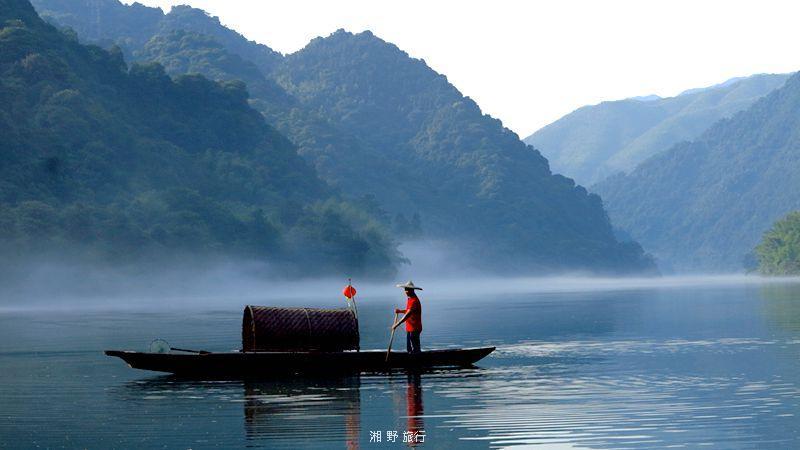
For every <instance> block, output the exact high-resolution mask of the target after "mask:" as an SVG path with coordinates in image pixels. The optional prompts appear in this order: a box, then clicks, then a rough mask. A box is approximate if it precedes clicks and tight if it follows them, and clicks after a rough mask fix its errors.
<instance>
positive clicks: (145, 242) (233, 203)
mask: <svg viewBox="0 0 800 450" xmlns="http://www.w3.org/2000/svg"><path fill="white" fill-rule="evenodd" d="M0 26H2V28H0V135H2V136H3V139H2V141H0V159H1V160H2V165H0V180H2V181H0V223H2V226H0V229H2V233H0V246H2V249H1V250H2V251H3V254H4V255H5V260H6V262H8V260H9V258H11V255H19V256H21V255H28V256H30V255H33V254H52V253H58V252H65V251H69V252H70V253H71V254H75V255H77V256H79V257H81V258H87V259H89V260H93V261H97V260H100V261H110V262H123V263H124V262H137V261H139V262H143V261H149V259H150V258H152V257H155V256H158V257H164V256H165V255H171V256H176V255H184V256H186V255H208V256H212V255H213V256H219V255H228V256H232V255H236V256H240V257H246V258H252V259H255V260H262V261H269V262H272V263H275V264H276V265H277V266H279V267H281V268H282V269H281V270H282V271H284V272H289V273H299V271H300V270H301V268H302V270H303V271H304V272H305V273H320V272H333V271H336V272H337V273H340V271H350V272H358V273H367V272H369V273H371V274H376V275H378V274H390V273H392V271H393V270H394V267H395V266H396V264H397V263H398V262H399V256H398V254H397V251H396V249H395V247H394V244H393V243H392V241H391V239H389V238H388V236H387V234H386V233H385V232H384V231H383V229H382V227H381V226H380V225H378V223H377V222H376V221H374V220H372V219H371V218H370V217H369V216H368V215H367V214H366V213H363V212H361V211H360V210H357V209H355V208H354V207H353V206H351V205H348V204H346V203H343V202H341V200H338V199H337V196H336V195H335V193H334V192H333V191H332V190H331V189H330V188H329V187H328V186H327V185H326V184H325V183H324V182H323V181H322V180H320V179H319V178H318V177H317V176H316V174H315V172H314V170H313V168H312V167H310V166H309V165H308V164H307V163H306V162H305V161H304V160H303V159H302V158H300V157H299V156H298V155H297V153H296V149H295V147H294V146H293V145H292V144H291V143H290V141H289V140H287V139H286V138H285V137H283V136H282V135H281V134H280V133H279V132H277V131H276V130H275V129H274V128H272V127H271V126H269V125H267V124H266V123H265V121H264V119H263V117H262V116H261V115H260V114H259V113H258V112H257V111H255V110H253V109H252V108H251V107H250V106H249V105H248V103H247V95H248V94H247V91H246V88H245V86H244V85H243V84H242V83H241V82H227V83H222V84H217V83H215V82H212V81H209V80H207V79H206V78H203V77H202V76H199V75H188V76H182V77H178V78H175V79H174V80H173V79H171V78H170V77H169V76H168V75H167V74H166V73H165V72H164V70H163V69H162V68H161V66H159V65H153V64H147V65H134V66H132V67H131V68H130V69H129V68H128V67H127V66H126V64H125V62H124V60H123V57H122V54H121V53H120V52H119V51H113V50H112V51H111V52H108V51H105V50H102V49H100V48H98V47H93V46H84V45H81V44H79V43H78V42H77V41H76V40H74V38H72V37H70V36H68V35H64V34H62V33H61V32H59V31H57V30H56V29H55V28H53V27H52V26H50V25H48V24H46V23H45V22H43V21H42V20H41V19H39V17H38V16H37V15H36V12H35V11H34V9H33V7H31V5H30V4H29V3H28V2H27V1H23V0H0Z"/></svg>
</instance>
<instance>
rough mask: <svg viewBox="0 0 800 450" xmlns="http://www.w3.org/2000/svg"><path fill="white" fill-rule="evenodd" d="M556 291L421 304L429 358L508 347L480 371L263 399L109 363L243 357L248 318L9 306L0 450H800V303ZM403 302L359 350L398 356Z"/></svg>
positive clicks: (746, 294) (759, 286)
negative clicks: (116, 353)
mask: <svg viewBox="0 0 800 450" xmlns="http://www.w3.org/2000/svg"><path fill="white" fill-rule="evenodd" d="M415 281H420V282H422V281H423V280H415ZM531 283H533V284H535V283H534V282H531ZM420 284H421V283H420ZM554 286H556V288H555V289H549V290H548V289H545V290H544V292H536V289H533V288H532V289H530V290H527V291H528V292H526V289H525V284H524V283H522V284H521V285H520V284H518V285H516V287H515V288H514V289H511V291H512V292H509V293H505V294H503V293H498V292H492V291H491V290H485V291H482V292H476V293H475V294H468V293H462V294H458V295H444V289H439V290H438V291H437V289H436V284H435V283H434V284H432V285H431V288H429V289H426V290H425V291H424V292H423V293H422V295H421V298H422V302H423V310H424V327H425V331H424V333H423V347H428V348H431V347H448V346H475V345H488V344H491V345H496V346H497V347H498V349H497V351H496V352H495V353H494V354H492V355H491V356H490V357H488V358H487V359H485V360H483V361H481V362H480V363H478V366H477V367H476V368H473V369H469V370H455V371H436V372H431V373H423V374H406V373H402V372H398V373H395V374H392V375H388V376H387V375H361V376H353V377H344V378H342V377H338V378H320V377H317V378H302V377H296V378H292V379H281V380H264V381H259V382H249V381H248V382H242V381H218V382H192V381H181V380H176V379H172V378H170V377H167V376H159V375H155V374H152V373H148V372H142V371H136V370H132V369H130V368H128V367H127V366H126V365H125V364H124V363H122V361H120V360H118V359H116V358H109V357H105V356H103V354H102V350H104V349H109V348H118V349H135V350H145V349H146V348H147V346H148V344H149V342H150V341H151V340H152V339H153V338H156V337H159V338H163V339H166V340H168V341H169V342H170V343H171V344H172V345H174V346H178V347H188V348H203V349H207V350H230V349H234V348H238V346H239V345H240V344H239V341H240V324H241V307H242V306H243V304H244V303H243V302H241V301H239V300H225V299H218V300H214V301H211V302H208V301H205V302H203V303H202V305H203V306H197V307H192V308H188V307H187V308H183V307H174V308H170V307H169V306H168V305H169V304H170V302H169V301H167V300H164V301H160V300H159V299H150V300H151V301H150V302H143V303H142V304H141V305H140V306H139V307H137V306H134V307H132V308H129V309H119V308H105V307H99V308H82V307H77V308H78V309H74V308H72V307H71V308H67V307H64V306H63V305H61V306H60V307H59V308H57V309H56V310H52V309H51V308H49V307H47V306H46V305H44V306H41V307H33V308H30V309H20V308H16V309H15V308H9V307H6V309H3V310H0V447H3V448H34V447H36V448H38V447H42V448H62V447H66V448H101V449H106V448H155V447H159V448H195V449H197V448H206V447H223V448H241V447H255V448H292V449H294V448H356V447H360V448H405V447H408V446H415V445H416V446H420V447H428V448H437V449H439V448H486V447H492V448H499V447H514V446H529V447H536V448H556V449H578V448H587V449H624V448H636V449H639V448H665V447H683V448H702V447H705V446H708V447H711V448H725V449H732V448H798V447H800V420H798V417H797V416H798V415H800V358H799V357H800V284H797V283H795V282H791V281H787V282H777V283H776V282H773V283H759V282H752V281H749V282H740V281H731V282H730V283H725V282H715V283H708V284H706V283H686V284H684V283H681V282H676V283H668V282H665V283H663V286H662V285H661V284H660V283H658V282H656V283H653V284H647V283H644V284H643V285H641V286H632V287H631V286H628V287H627V288H624V289H615V288H614V284H613V283H606V284H605V285H604V286H602V287H601V288H599V289H597V290H593V289H577V291H572V290H571V289H570V286H569V283H568V282H566V281H564V282H562V283H561V284H560V285H559V284H558V283H555V284H554ZM337 293H338V286H337V291H334V292H331V295H330V296H328V300H324V301H322V300H319V301H318V300H313V301H311V300H309V301H307V302H305V305H306V306H330V305H332V304H334V302H338V298H337ZM399 294H400V293H399V292H398V293H397V295H395V296H394V297H389V296H387V295H388V294H386V293H385V292H384V291H381V294H380V295H375V296H374V297H371V296H370V295H369V289H362V294H361V297H362V298H361V299H360V303H359V312H360V315H361V328H362V330H361V334H362V348H381V347H385V345H386V342H387V338H388V325H389V322H390V321H391V316H392V314H391V308H392V307H393V305H395V304H396V305H401V304H402V303H403V299H402V298H401V296H400V295H399ZM206 300H207V299H206ZM251 302H253V303H273V304H274V303H283V304H301V303H303V302H302V301H298V300H284V301H282V302H281V301H279V300H275V299H263V300H261V301H260V302H259V301H258V299H256V300H251ZM6 306H8V305H6ZM403 338H404V336H400V339H399V340H398V342H399V343H400V344H401V345H402V344H404V339H403ZM393 432H396V433H397V435H396V438H394V439H393V437H394V433H393ZM411 433H416V436H417V441H420V440H421V435H423V434H424V442H416V443H414V442H411V443H407V442H406V443H404V442H403V440H404V437H408V436H413V435H412V434H411ZM378 435H380V438H381V442H380V443H376V442H374V441H375V440H376V439H377V436H378ZM371 440H372V442H371ZM411 440H413V439H411ZM393 441H394V442H393Z"/></svg>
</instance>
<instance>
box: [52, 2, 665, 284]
mask: <svg viewBox="0 0 800 450" xmlns="http://www.w3.org/2000/svg"><path fill="white" fill-rule="evenodd" d="M36 4H37V7H38V8H39V9H40V10H41V11H42V13H43V14H44V15H45V16H47V17H49V18H50V19H51V20H54V21H55V22H57V23H59V24H60V25H68V26H71V27H73V28H74V29H75V30H77V33H78V35H79V36H81V30H89V31H90V32H92V33H94V34H89V35H87V36H89V37H88V38H86V37H82V36H81V38H82V39H87V40H93V41H95V42H99V43H102V42H107V43H110V42H116V43H121V44H123V45H125V46H127V47H125V48H126V50H125V51H126V53H130V54H131V55H132V57H133V58H136V59H137V60H139V61H158V62H160V63H161V64H163V65H164V67H166V68H167V70H168V72H169V73H171V74H173V75H178V74H181V73H186V72H199V73H202V74H204V75H206V76H209V77H212V78H214V79H217V80H233V79H237V80H243V81H245V82H246V83H247V85H248V86H249V90H250V92H251V94H252V99H251V104H252V105H253V106H254V107H255V108H257V109H258V110H259V111H261V112H262V114H264V116H265V117H266V118H267V120H268V122H269V123H271V124H272V125H273V126H274V127H276V128H277V129H278V130H279V131H281V132H283V133H284V134H286V135H287V136H288V137H289V139H290V140H292V141H293V142H294V143H295V144H296V145H297V146H298V152H299V154H300V155H302V156H303V157H304V158H306V159H307V160H308V161H309V162H310V163H311V164H312V165H313V166H314V168H315V169H316V170H317V172H318V173H319V174H320V176H321V177H322V178H323V179H324V180H325V181H327V182H328V183H330V184H331V185H333V186H335V187H337V188H339V189H341V190H342V191H343V192H344V193H346V194H347V195H348V196H349V197H350V198H355V199H359V203H360V204H375V205H377V206H379V207H380V208H382V209H384V210H386V211H387V212H388V213H389V216H390V217H395V221H394V224H395V229H396V231H400V230H401V229H403V228H404V226H405V225H404V224H408V223H410V222H412V219H413V217H414V215H417V216H418V217H419V218H420V220H419V222H418V223H419V224H420V227H418V228H421V230H422V231H423V232H424V233H425V235H426V236H427V237H430V238H434V239H445V240H448V241H450V242H454V243H456V244H457V247H458V248H460V249H462V250H464V251H466V252H467V253H469V254H471V255H472V257H473V259H475V260H477V261H479V262H480V263H482V264H484V265H486V266H494V267H501V268H502V269H503V270H516V271H522V270H531V269H538V270H558V269H563V268H570V269H589V270H601V271H617V270H621V271H630V270H642V269H650V268H652V264H651V262H650V260H649V259H648V258H647V257H645V256H644V255H643V253H642V251H641V249H640V248H639V247H638V245H636V244H635V243H624V244H620V243H619V242H617V241H616V239H615V238H614V236H613V234H612V231H611V227H610V225H609V223H608V219H607V217H606V214H605V212H604V211H603V208H602V205H601V203H600V200H599V198H598V197H596V196H593V195H590V194H588V193H587V192H586V191H585V189H583V188H582V187H579V186H575V184H574V183H573V182H572V181H571V180H569V179H567V178H564V177H561V176H554V175H552V174H551V173H550V170H549V167H548V165H547V161H546V160H545V159H544V158H542V157H541V155H540V154H539V153H538V152H537V151H535V150H533V149H531V148H530V147H528V146H526V145H525V144H524V143H522V142H521V141H520V140H519V138H518V136H516V135H515V134H514V133H512V132H511V131H509V130H507V129H505V128H503V126H502V124H501V123H500V122H499V121H497V120H496V119H493V118H491V117H489V116H485V115H483V114H482V113H481V111H480V109H479V108H478V106H477V105H476V104H475V103H474V102H473V101H472V100H470V99H469V98H465V97H463V96H462V95H461V94H460V93H459V92H458V91H457V90H456V89H455V88H454V87H453V86H452V85H451V84H449V83H448V82H447V80H446V78H445V77H444V76H442V75H440V74H438V73H436V72H434V71H433V70H431V69H430V68H429V67H427V65H425V63H424V62H422V61H419V60H415V59H412V58H410V57H409V56H408V55H407V54H406V53H404V52H402V51H401V50H399V49H398V48H397V47H395V46H394V45H391V44H389V43H386V42H384V41H382V40H380V39H378V38H377V37H375V36H373V35H372V34H370V33H362V34H358V35H353V34H350V33H347V32H344V31H340V32H337V33H335V34H334V35H332V36H330V37H327V38H320V39H316V40H314V41H312V42H311V43H310V44H309V45H308V46H307V47H306V48H305V49H303V50H301V51H299V52H297V53H296V54H293V55H289V56H287V57H283V58H281V60H280V61H279V62H277V63H276V61H275V59H274V52H271V51H267V50H265V49H264V48H263V46H261V45H259V44H255V43H253V42H250V41H247V40H246V39H245V38H243V37H241V36H238V38H236V37H235V36H234V34H231V33H232V31H231V30H228V29H226V28H224V27H222V25H220V24H219V20H218V19H216V18H214V17H210V16H208V15H205V14H204V13H202V11H199V10H194V9H191V8H188V7H182V8H179V9H177V10H175V9H173V11H171V12H170V13H169V14H166V15H163V13H161V12H160V11H158V12H159V13H160V14H162V16H163V17H162V18H161V19H160V20H159V21H158V22H157V23H156V24H155V25H153V27H152V29H153V30H155V31H154V32H152V34H151V36H150V37H149V38H146V37H143V36H141V33H138V32H137V33H135V34H133V35H131V36H128V35H127V34H126V33H127V32H126V31H124V30H130V29H131V28H132V27H131V26H130V24H126V25H124V26H119V27H114V26H112V25H108V24H105V25H103V26H102V27H97V26H95V24H94V19H92V18H93V17H96V13H97V11H105V10H113V11H116V10H118V9H119V8H120V7H122V8H131V10H133V9H134V8H133V7H125V6H121V5H119V4H118V2H116V0H102V1H99V2H98V1H91V2H89V1H75V2H70V3H69V4H68V5H67V4H64V3H62V2H59V1H54V0H36ZM98 5H100V6H98ZM132 14H133V16H134V18H135V20H140V18H141V17H144V14H142V13H141V11H136V12H133V11H132ZM65 17H66V18H68V19H69V20H65V19H64V18H65ZM114 17H115V19H113V20H117V19H116V16H114ZM62 20H63V22H59V21H62ZM119 20H124V18H123V19H119ZM184 22H185V27H184V25H183V24H184ZM98 29H99V30H100V31H98ZM148 29H150V28H148ZM115 30H123V31H121V32H115ZM232 36H234V37H232ZM135 42H140V43H141V44H140V45H138V46H137V45H133V44H132V43H135ZM276 86H277V88H276ZM416 234H418V233H416Z"/></svg>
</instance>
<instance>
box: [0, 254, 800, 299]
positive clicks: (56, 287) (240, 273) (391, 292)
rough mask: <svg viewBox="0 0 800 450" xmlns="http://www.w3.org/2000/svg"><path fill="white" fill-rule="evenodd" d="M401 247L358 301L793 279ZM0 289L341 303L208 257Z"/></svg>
mask: <svg viewBox="0 0 800 450" xmlns="http://www.w3.org/2000/svg"><path fill="white" fill-rule="evenodd" d="M401 250H402V251H403V253H404V254H405V255H406V256H407V257H408V259H409V260H410V263H409V264H405V265H402V266H401V267H400V269H399V272H398V274H397V276H396V277H395V278H394V279H381V280H375V279H359V278H355V279H353V280H352V281H353V284H354V285H355V286H356V287H357V289H358V292H359V294H358V297H357V298H358V299H359V300H363V301H370V300H373V299H374V300H380V301H388V299H396V298H398V297H399V296H400V294H401V293H400V292H399V290H398V289H397V288H396V287H395V284H396V283H399V282H403V281H407V280H414V282H415V283H416V284H418V285H421V286H423V287H424V289H425V291H424V294H423V296H424V297H428V298H430V299H440V300H458V299H466V298H481V299H490V300H491V299H492V298H494V297H498V296H504V295H520V294H547V293H570V292H572V293H578V292H611V291H631V290H641V289H669V288H687V287H691V288H713V287H720V286H746V285H763V284H783V283H792V282H795V281H797V280H800V278H791V277H784V278H781V277H771V278H765V277H760V276H755V275H743V274H729V275H682V276H652V277H635V276H628V277H603V276H592V275H588V274H580V273H564V274H561V275H549V276H536V275H532V276H510V277H502V276H498V275H496V274H486V273H484V272H481V271H479V270H477V269H475V268H474V267H472V266H470V265H469V264H468V263H467V262H466V261H467V260H466V259H465V258H464V257H463V255H459V253H458V252H457V250H456V249H454V248H453V247H452V246H450V245H448V244H447V243H443V242H431V241H419V242H411V243H406V244H404V245H403V246H401ZM14 273H15V275H14V276H8V274H7V276H6V277H5V278H4V279H3V283H2V284H0V312H3V311H24V310H38V309H54V310H89V309H101V310H104V309H111V310H148V309H156V310H166V309H180V308H185V307H193V308H205V309H227V308H233V309H238V308H239V307H240V306H242V305H245V304H264V305H278V306H290V305H293V306H310V307H316V306H318V307H330V306H340V305H342V296H341V289H342V287H343V286H344V285H346V284H347V280H348V274H346V273H342V274H341V276H340V277H334V276H327V277H316V278H300V279H297V278H295V279H288V278H286V277H284V276H281V275H280V274H279V273H278V272H277V271H275V270H273V269H272V268H271V267H270V265H269V264H266V263H263V262H257V261H246V260H231V259H216V260H201V261H197V260H195V261H189V260H185V261H181V262H179V263H175V262H172V263H171V264H163V265H162V264H161V263H160V262H158V261H154V262H153V263H152V264H150V265H145V266H137V267H100V266H97V265H86V264H79V263H75V264H71V263H66V262H64V261H63V260H58V261H53V260H42V259H38V260H37V259H33V260H30V261H27V262H24V263H21V264H20V265H18V266H17V267H15V270H14Z"/></svg>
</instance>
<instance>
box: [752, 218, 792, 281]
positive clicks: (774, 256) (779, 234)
mask: <svg viewBox="0 0 800 450" xmlns="http://www.w3.org/2000/svg"><path fill="white" fill-rule="evenodd" d="M755 252H756V256H757V258H758V271H759V272H761V273H762V274H764V275H800V211H794V212H791V213H789V214H788V215H786V217H784V218H782V219H781V220H779V221H777V222H775V224H774V225H772V228H770V229H769V231H767V232H766V233H764V236H763V237H762V238H761V242H760V243H759V244H758V246H757V247H756V249H755Z"/></svg>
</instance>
